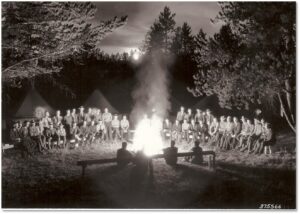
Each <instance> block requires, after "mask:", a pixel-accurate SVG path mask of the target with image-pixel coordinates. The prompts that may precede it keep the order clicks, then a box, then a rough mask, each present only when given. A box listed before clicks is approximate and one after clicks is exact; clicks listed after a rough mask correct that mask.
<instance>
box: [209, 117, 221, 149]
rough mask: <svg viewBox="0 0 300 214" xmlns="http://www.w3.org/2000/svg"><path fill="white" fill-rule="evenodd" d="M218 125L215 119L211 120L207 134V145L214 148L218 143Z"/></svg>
mask: <svg viewBox="0 0 300 214" xmlns="http://www.w3.org/2000/svg"><path fill="white" fill-rule="evenodd" d="M219 126H220V123H219V122H218V119H217V118H216V117H214V118H213V122H212V123H211V124H210V127H209V130H208V134H209V145H211V146H215V144H216V142H217V141H218V132H219Z"/></svg>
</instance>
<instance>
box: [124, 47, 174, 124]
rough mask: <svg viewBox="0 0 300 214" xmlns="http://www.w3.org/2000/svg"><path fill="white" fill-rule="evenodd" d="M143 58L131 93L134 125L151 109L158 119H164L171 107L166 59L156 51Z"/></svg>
mask: <svg viewBox="0 0 300 214" xmlns="http://www.w3.org/2000/svg"><path fill="white" fill-rule="evenodd" d="M145 58H146V60H144V62H143V63H142V64H143V65H142V66H141V68H140V69H139V70H138V72H137V75H136V78H137V84H136V86H135V89H134V91H133V93H132V97H133V101H134V106H133V109H132V112H131V115H130V117H131V120H132V121H133V122H134V123H136V122H137V121H138V120H140V119H141V118H142V117H143V115H144V114H149V113H150V112H151V111H152V109H155V111H156V114H157V115H158V116H159V117H160V118H165V117H166V116H167V114H168V111H169V110H170V107H171V106H170V102H169V72H168V69H167V65H168V63H167V60H166V58H165V57H164V55H163V54H160V53H159V52H158V51H156V52H152V53H151V54H149V55H147V57H145Z"/></svg>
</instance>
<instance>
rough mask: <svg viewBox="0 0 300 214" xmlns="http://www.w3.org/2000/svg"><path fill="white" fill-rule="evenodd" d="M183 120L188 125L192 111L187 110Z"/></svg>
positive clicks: (191, 117)
mask: <svg viewBox="0 0 300 214" xmlns="http://www.w3.org/2000/svg"><path fill="white" fill-rule="evenodd" d="M184 119H185V120H187V122H188V123H190V122H191V119H193V114H192V109H190V108H189V109H188V110H187V113H186V114H185V115H184Z"/></svg>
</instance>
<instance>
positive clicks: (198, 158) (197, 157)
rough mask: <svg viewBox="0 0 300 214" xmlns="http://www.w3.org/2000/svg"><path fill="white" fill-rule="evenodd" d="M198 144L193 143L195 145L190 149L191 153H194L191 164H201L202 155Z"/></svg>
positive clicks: (197, 142) (196, 142)
mask: <svg viewBox="0 0 300 214" xmlns="http://www.w3.org/2000/svg"><path fill="white" fill-rule="evenodd" d="M199 144H200V142H199V141H197V140H196V141H195V145H194V147H193V148H192V152H193V153H194V158H193V159H192V163H194V164H202V163H203V154H202V151H203V150H202V148H201V147H200V146H199Z"/></svg>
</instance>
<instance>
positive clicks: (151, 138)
mask: <svg viewBox="0 0 300 214" xmlns="http://www.w3.org/2000/svg"><path fill="white" fill-rule="evenodd" d="M161 129H162V120H161V119H160V118H158V117H157V116H156V115H153V116H152V118H151V119H149V118H147V117H144V118H143V119H142V120H141V121H140V122H139V124H138V125H137V128H136V130H135V133H134V138H133V147H132V148H133V150H134V151H139V150H143V151H144V153H145V154H146V155H147V156H151V155H154V154H160V153H162V149H163V140H162V137H161Z"/></svg>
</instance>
